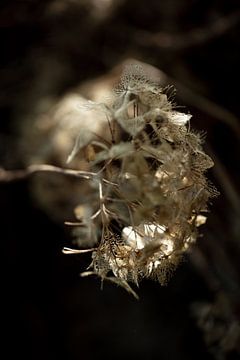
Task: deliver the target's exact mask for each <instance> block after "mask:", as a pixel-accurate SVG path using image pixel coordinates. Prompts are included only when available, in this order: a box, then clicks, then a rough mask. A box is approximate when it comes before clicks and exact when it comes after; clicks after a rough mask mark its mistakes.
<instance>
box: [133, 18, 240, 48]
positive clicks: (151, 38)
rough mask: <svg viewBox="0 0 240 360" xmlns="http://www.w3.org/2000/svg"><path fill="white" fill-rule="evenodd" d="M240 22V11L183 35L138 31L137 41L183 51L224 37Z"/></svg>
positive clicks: (145, 44) (144, 44) (146, 44)
mask: <svg viewBox="0 0 240 360" xmlns="http://www.w3.org/2000/svg"><path fill="white" fill-rule="evenodd" d="M239 20H240V11H238V12H235V13H233V14H230V15H228V16H225V17H220V18H218V19H217V20H216V21H215V22H213V23H212V24H208V25H207V26H206V27H204V28H198V29H194V30H192V31H190V32H186V33H182V34H169V33H166V32H163V31H162V32H157V33H155V34H154V33H150V32H147V31H136V35H135V37H134V39H135V41H136V42H137V43H138V44H140V45H143V46H157V47H158V48H161V49H167V50H182V49H186V48H189V47H192V46H199V45H202V44H205V43H207V42H208V41H211V40H212V39H215V38H217V37H219V36H222V35H224V34H225V33H226V32H227V31H229V30H231V29H232V28H234V27H235V26H236V25H237V24H238V22H239Z"/></svg>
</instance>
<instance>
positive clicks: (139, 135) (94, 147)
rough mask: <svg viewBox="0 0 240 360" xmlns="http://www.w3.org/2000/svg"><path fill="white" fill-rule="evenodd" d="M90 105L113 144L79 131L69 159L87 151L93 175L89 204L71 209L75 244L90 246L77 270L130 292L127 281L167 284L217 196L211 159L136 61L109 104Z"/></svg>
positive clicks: (184, 116) (182, 116)
mask: <svg viewBox="0 0 240 360" xmlns="http://www.w3.org/2000/svg"><path fill="white" fill-rule="evenodd" d="M88 107H90V108H91V109H93V108H94V109H96V110H97V111H102V112H103V113H104V114H105V116H106V121H107V122H108V127H109V135H110V137H111V139H112V141H111V142H109V141H105V140H104V139H100V140H99V139H98V140H97V141H96V139H94V140H93V138H91V136H87V137H85V136H84V133H83V134H80V135H79V137H78V139H77V142H76V145H75V147H74V151H73V153H72V154H71V156H70V160H71V159H72V157H73V156H76V154H77V152H79V151H82V152H84V153H85V154H88V157H87V159H88V161H89V166H90V170H91V172H92V173H94V174H95V176H94V180H91V191H90V195H89V198H88V201H87V202H86V203H85V204H81V206H80V207H78V210H79V209H81V212H79V211H77V210H76V214H77V218H78V220H79V222H78V223H76V224H75V225H76V226H77V230H76V232H75V235H77V236H78V242H79V244H80V245H84V246H86V245H89V246H94V249H91V250H92V251H93V253H92V262H91V264H90V266H89V270H91V271H87V272H86V273H83V275H89V274H96V275H98V276H100V277H101V278H102V280H105V279H106V280H110V281H113V282H115V283H117V284H119V285H122V286H123V287H124V288H126V289H127V290H128V291H130V292H131V293H133V294H134V295H136V294H135V293H134V291H133V290H132V289H131V288H130V286H129V284H128V283H129V282H133V283H135V284H138V283H139V281H140V280H141V279H143V278H151V279H157V280H158V281H159V282H160V284H162V285H163V284H166V282H167V280H168V278H169V275H170V274H171V273H172V271H173V270H174V269H175V268H176V267H177V265H178V263H179V261H180V260H181V258H182V256H183V254H184V253H185V252H186V250H187V249H188V248H189V247H190V246H191V244H192V243H193V242H195V240H196V237H197V227H198V226H199V225H201V224H203V223H204V222H205V221H206V217H205V214H206V211H207V202H208V200H209V198H210V197H213V196H215V195H217V191H216V190H215V188H214V187H213V186H212V185H209V182H208V180H207V179H206V177H205V172H206V170H207V169H209V168H210V167H212V166H213V161H212V159H211V158H210V157H209V156H208V155H206V154H205V152H204V151H203V148H202V137H201V136H200V135H199V134H197V133H196V132H193V131H191V129H190V126H189V120H190V118H191V115H190V114H185V113H182V112H178V111H176V110H175V109H174V105H173V103H172V102H171V101H170V99H169V96H168V95H167V91H165V90H164V89H163V88H161V87H160V86H159V85H158V84H156V83H154V82H153V81H152V80H150V79H149V78H148V77H147V76H146V74H144V71H143V69H142V68H141V67H140V66H138V65H132V66H130V67H128V68H126V69H125V71H124V73H123V76H122V78H121V81H120V84H119V85H118V86H117V87H116V89H115V92H114V100H113V102H112V104H111V105H104V104H95V103H92V102H91V103H89V106H88ZM116 134H118V136H116ZM119 134H120V136H119ZM79 214H80V215H79ZM79 252H81V250H79Z"/></svg>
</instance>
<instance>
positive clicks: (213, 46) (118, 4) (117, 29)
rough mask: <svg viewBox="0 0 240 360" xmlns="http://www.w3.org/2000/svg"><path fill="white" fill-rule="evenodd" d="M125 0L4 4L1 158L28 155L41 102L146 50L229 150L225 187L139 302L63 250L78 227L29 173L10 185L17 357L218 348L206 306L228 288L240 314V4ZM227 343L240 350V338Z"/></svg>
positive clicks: (12, 336) (196, 353) (8, 308)
mask: <svg viewBox="0 0 240 360" xmlns="http://www.w3.org/2000/svg"><path fill="white" fill-rule="evenodd" d="M109 3H110V2H109ZM111 3H113V5H112V8H109V9H108V8H107V7H105V8H104V4H107V2H104V1H87V0H86V1H84V0H75V1H74V0H72V1H70V0H69V1H67V0H60V1H53V0H49V1H34V0H32V1H16V0H15V1H13V0H8V1H2V2H1V13H0V27H1V31H0V38H1V42H0V44H1V56H0V63H1V70H0V82H1V88H2V89H1V95H0V101H1V119H0V160H1V166H2V167H5V168H7V169H15V168H21V167H24V166H25V162H24V159H23V156H22V154H21V151H20V149H19V148H18V143H19V136H21V135H20V134H21V131H20V130H19V129H20V128H22V123H23V122H24V119H25V118H28V119H29V118H31V117H32V118H34V112H35V109H36V107H37V105H38V104H39V103H40V101H41V99H48V98H50V97H54V98H56V99H57V98H58V97H60V96H62V95H64V94H66V93H67V92H68V91H69V89H71V88H72V87H74V86H77V85H79V84H81V82H82V81H84V80H87V79H93V78H95V77H97V76H100V75H102V74H105V73H106V72H108V71H109V70H111V69H112V68H113V67H114V66H116V65H117V64H119V63H121V62H122V61H124V60H125V59H126V58H130V57H133V58H136V59H138V60H141V61H144V62H146V63H149V64H151V65H154V66H156V67H157V68H159V69H161V70H163V71H164V72H165V73H166V74H167V75H168V76H169V77H170V78H171V79H174V80H173V81H172V82H173V83H176V84H177V88H178V92H177V101H178V102H179V103H180V104H184V105H185V106H186V108H187V110H189V111H191V113H192V114H193V120H192V126H194V127H195V128H198V129H202V130H205V131H206V132H207V145H208V149H210V150H209V151H210V152H211V154H212V155H213V157H214V159H215V160H216V167H215V170H214V171H211V172H210V175H209V176H210V178H211V180H212V181H213V182H214V183H215V185H216V186H217V187H218V189H219V190H220V192H221V196H220V197H219V198H218V199H214V200H213V204H212V205H211V213H210V214H209V219H208V224H207V225H206V226H205V227H204V229H203V230H202V233H203V237H202V238H200V239H199V242H198V246H197V249H195V250H194V252H193V254H192V255H191V256H188V257H186V261H185V262H184V263H183V264H182V265H181V266H180V268H179V269H178V270H177V272H176V273H175V275H174V277H173V278H172V280H171V281H170V283H169V285H168V286H167V287H160V285H159V284H157V283H153V282H147V281H144V282H143V283H142V284H141V286H140V289H139V290H138V294H139V296H140V301H138V302H137V301H135V300H134V299H133V298H131V297H130V296H129V295H128V294H127V293H125V292H124V291H123V290H122V289H120V288H117V287H115V286H112V285H111V284H104V288H103V291H101V290H100V282H99V281H98V280H96V279H92V278H85V279H81V278H79V275H78V274H79V273H80V271H82V270H84V269H85V267H86V265H87V264H88V262H89V260H90V259H89V257H88V256H81V257H80V256H79V257H78V256H76V257H75V256H74V257H73V256H69V257H68V256H64V255H62V253H61V249H62V247H63V246H66V245H67V246H69V245H70V244H71V236H70V233H69V229H65V228H64V226H63V225H62V223H61V222H58V221H53V220H52V219H51V218H50V217H49V216H48V215H47V214H46V213H45V212H44V210H43V209H41V208H40V207H39V206H38V205H37V203H36V202H35V201H34V200H33V198H32V196H31V191H30V187H31V186H32V185H31V184H32V183H31V181H30V180H29V179H28V180H27V179H26V180H21V181H16V182H11V183H8V184H6V183H2V184H1V186H0V199H1V206H0V211H1V218H0V219H1V242H2V244H3V247H2V248H3V250H4V251H3V264H4V267H3V270H2V282H3V286H2V291H1V296H2V297H3V298H4V299H5V305H4V306H3V308H2V313H3V315H4V318H5V321H4V322H3V323H2V330H3V333H4V335H5V337H6V340H5V338H4V344H5V346H4V347H5V350H6V354H7V355H5V358H6V359H10V358H16V357H17V358H20V357H22V356H23V358H24V359H34V360H38V359H44V360H48V359H49V360H50V359H51V360H54V359H59V360H60V359H65V360H76V359H88V360H90V359H97V358H105V359H113V358H114V359H120V358H130V357H131V358H134V359H135V358H136V359H139V360H140V359H161V360H164V359H170V360H171V359H178V360H181V359H183V360H190V359H195V360H197V359H203V358H204V359H214V356H213V354H212V353H210V352H209V347H208V346H207V345H206V344H205V342H204V337H203V333H202V332H201V330H200V329H199V328H198V327H197V324H196V321H195V318H194V316H192V313H191V308H192V305H193V304H194V303H196V302H201V301H203V302H210V303H213V302H214V300H215V298H216V296H218V294H219V293H221V294H224V296H225V297H226V298H227V299H228V301H229V304H230V305H229V307H230V309H231V314H232V315H231V316H232V317H233V318H234V319H235V320H236V321H238V320H239V316H240V298H239V294H240V290H239V255H240V245H239V244H240V238H239V232H240V222H239V215H240V211H239V209H240V207H239V177H240V168H239V167H240V165H239V164H240V161H239V156H240V151H239V150H240V143H239V139H240V131H239V129H240V125H239V121H238V116H239V80H238V77H239V63H240V52H239V36H240V32H239V29H240V27H239V26H240V21H239V19H240V8H239V1H238V0H235V1H234V0H227V1H226V0H215V1H214V0H213V1H211V2H209V1H204V0H191V1H187V0H180V1H179V0H168V1H156V0H148V1H143V0H136V1H135V0H131V1H126V0H118V1H112V2H111ZM97 6H99V8H98V7H97ZM156 34H158V35H157V36H156ZM178 85H179V86H178ZM186 87H187V89H188V90H190V92H189V93H188V92H186ZM205 99H207V100H208V101H209V100H210V101H212V102H210V103H209V102H208V101H207V102H206V101H205ZM213 104H218V105H219V106H220V107H214V105H213ZM227 110H228V111H227ZM226 111H227V112H226ZM28 121H29V120H28ZM28 126H31V122H30V123H29V122H28ZM207 151H208V150H207ZM53 191H54V189H53ZM66 191H67V189H66ZM237 319H238V320H237ZM214 346H215V347H216V348H217V347H218V345H217V344H214ZM214 346H213V347H214ZM1 351H2V352H3V351H4V350H3V348H2V350H1ZM215 353H217V354H218V355H216V356H220V357H218V358H217V357H215V358H217V359H220V360H221V359H225V358H226V359H237V358H239V352H238V350H237V349H236V348H234V349H232V350H231V351H229V352H228V353H227V354H224V352H222V353H221V351H220V352H219V351H218V350H217V351H216V352H215ZM219 354H220V355H219ZM221 356H222V357H221Z"/></svg>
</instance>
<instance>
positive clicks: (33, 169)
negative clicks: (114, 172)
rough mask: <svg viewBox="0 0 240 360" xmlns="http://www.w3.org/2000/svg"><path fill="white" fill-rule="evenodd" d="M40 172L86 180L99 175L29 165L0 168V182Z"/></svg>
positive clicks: (49, 166)
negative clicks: (18, 167) (22, 167)
mask: <svg viewBox="0 0 240 360" xmlns="http://www.w3.org/2000/svg"><path fill="white" fill-rule="evenodd" d="M41 172H50V173H57V174H62V175H68V176H72V177H76V178H79V179H86V180H91V179H99V173H94V172H90V171H82V170H74V169H65V168H61V167H58V166H54V165H47V164H37V165H30V166H28V167H27V168H26V169H23V170H5V169H3V168H0V182H11V181H17V180H22V179H25V178H27V177H29V176H31V175H33V174H35V173H41ZM101 181H102V182H104V183H106V184H108V185H112V186H118V185H117V184H116V183H113V182H112V181H109V180H107V179H104V178H103V179H101Z"/></svg>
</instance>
